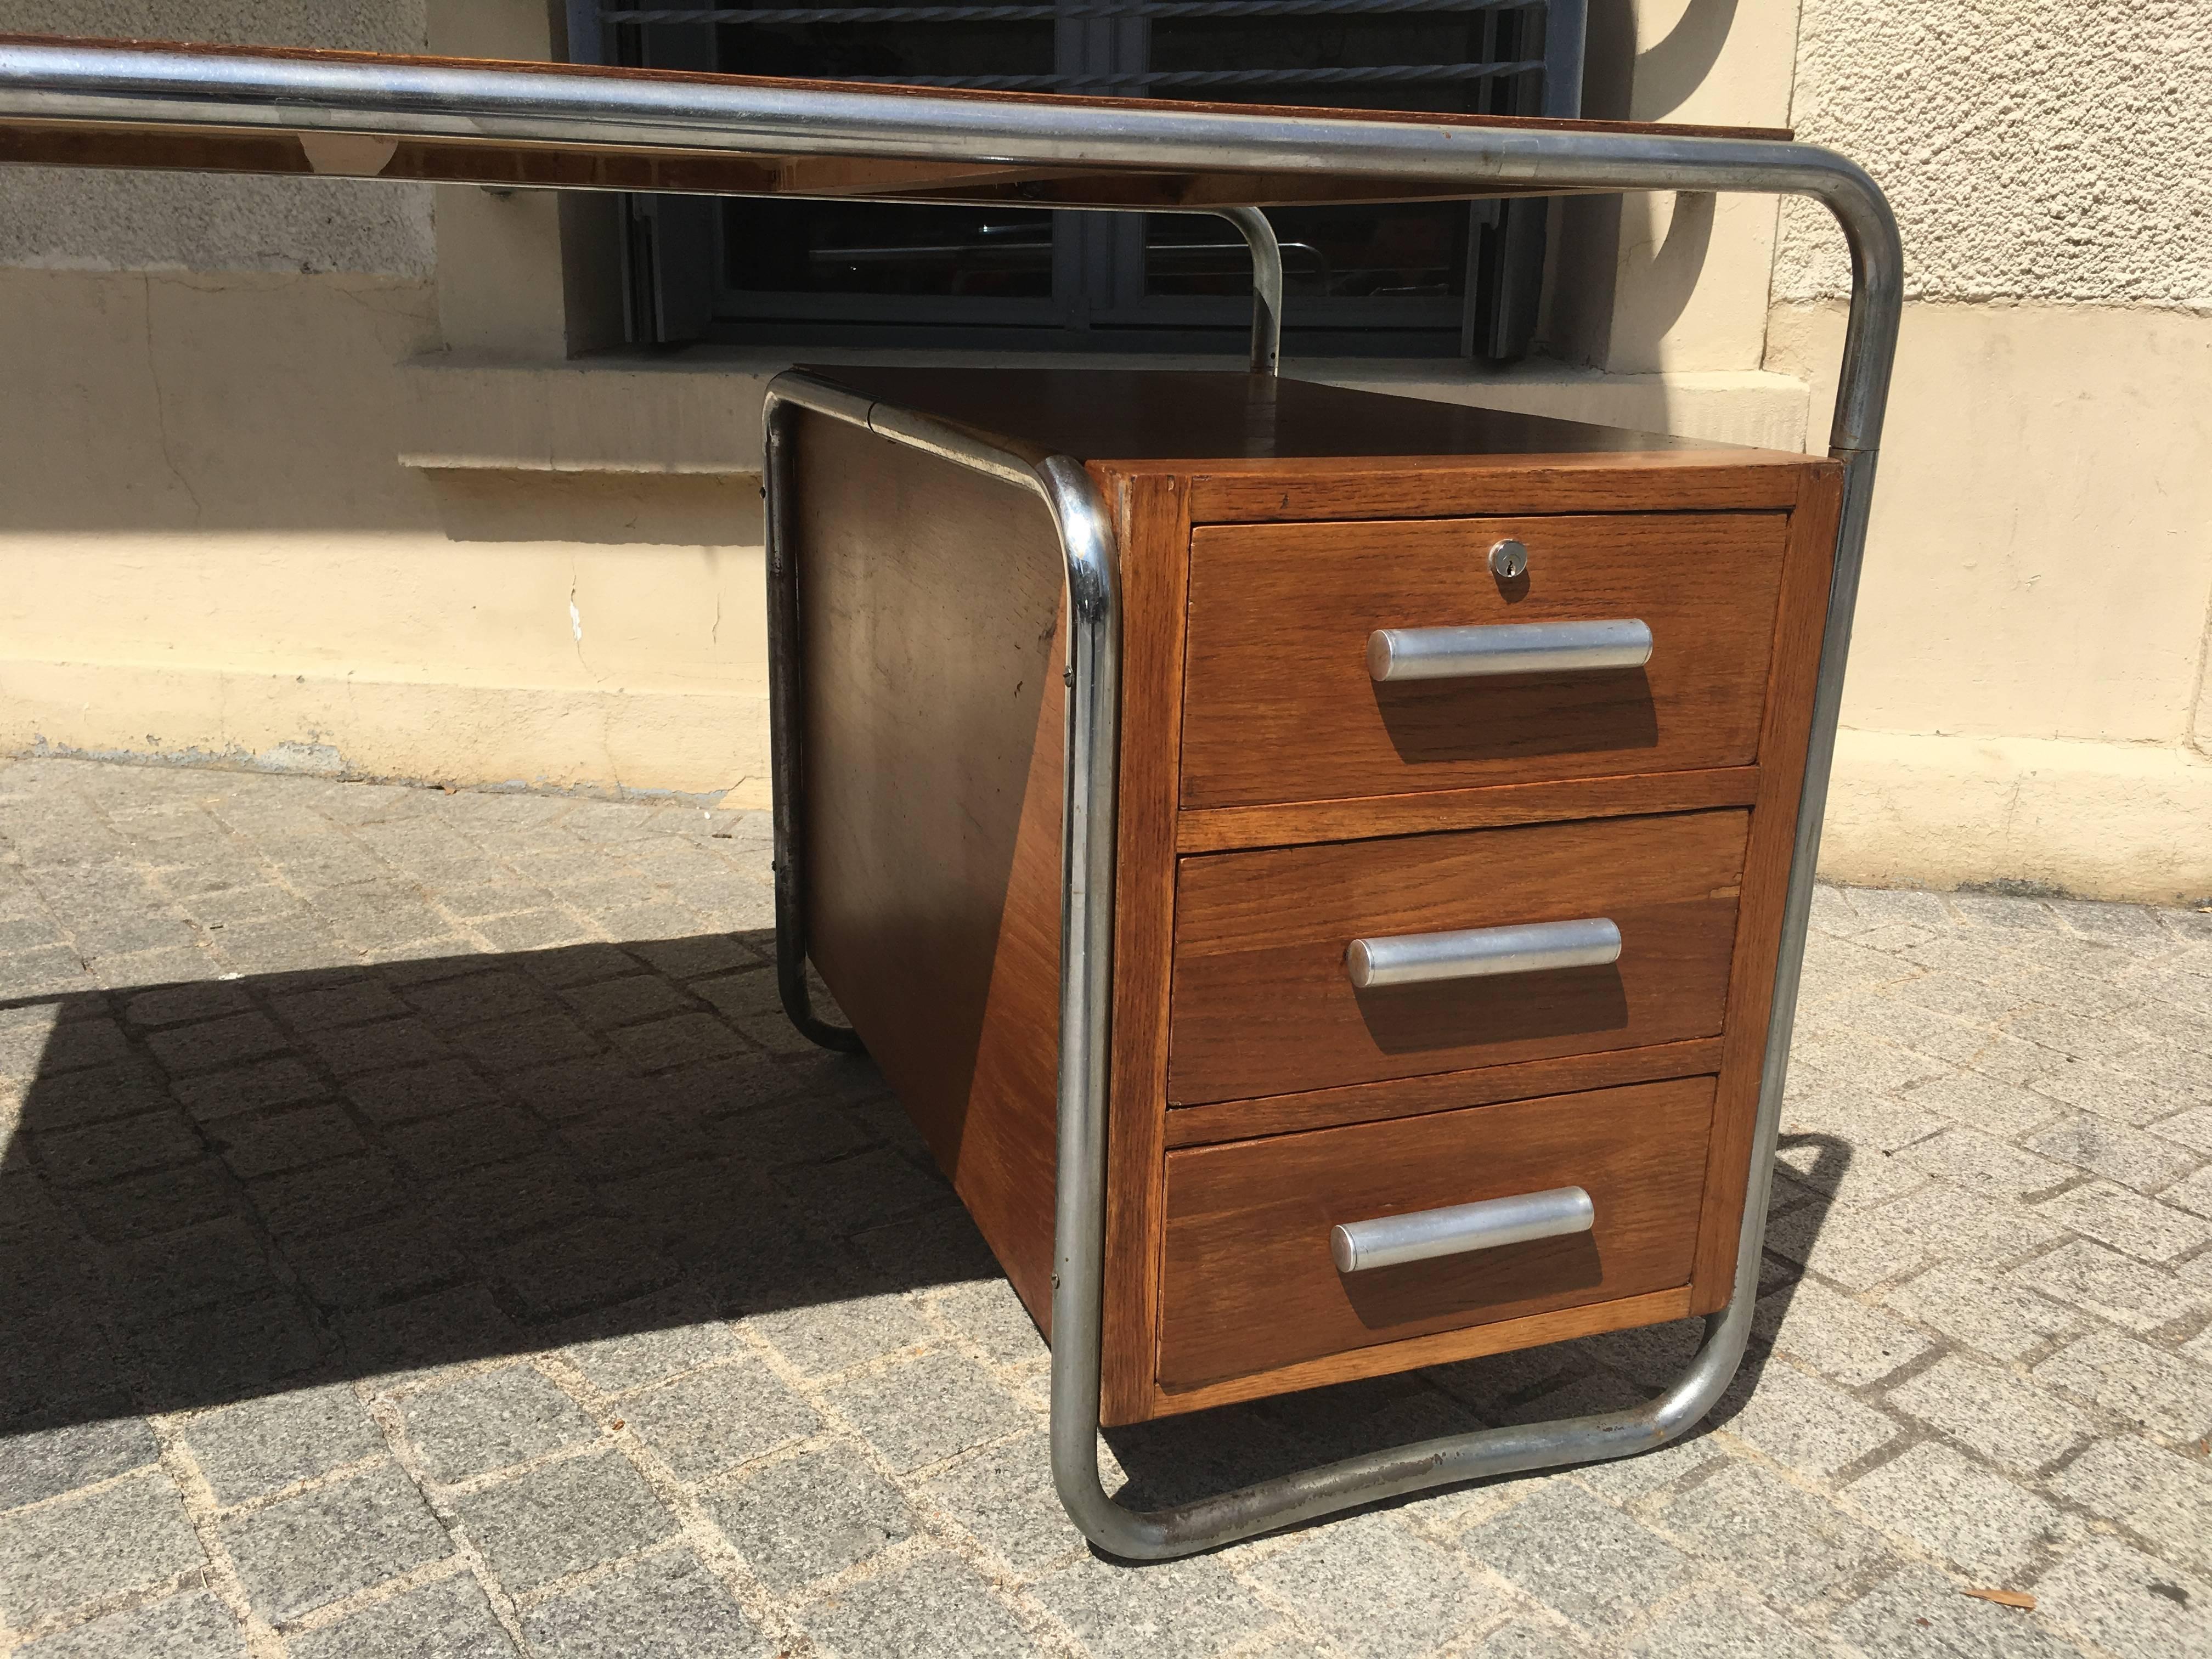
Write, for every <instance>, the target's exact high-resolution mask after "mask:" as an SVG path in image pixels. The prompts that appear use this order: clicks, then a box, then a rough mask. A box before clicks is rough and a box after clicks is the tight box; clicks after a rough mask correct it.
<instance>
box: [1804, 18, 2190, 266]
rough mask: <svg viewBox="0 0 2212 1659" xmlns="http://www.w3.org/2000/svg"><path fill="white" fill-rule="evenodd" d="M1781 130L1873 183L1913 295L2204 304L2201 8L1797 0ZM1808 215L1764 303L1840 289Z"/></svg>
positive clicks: (1817, 221) (1832, 250) (1817, 214)
mask: <svg viewBox="0 0 2212 1659" xmlns="http://www.w3.org/2000/svg"><path fill="white" fill-rule="evenodd" d="M1801 29H1802V33H1801V38H1800V45H1799V51H1798V59H1797V88H1796V100H1795V106H1794V110H1793V119H1794V121H1795V123H1796V128H1797V131H1798V135H1799V136H1800V137H1803V138H1807V139H1810V140H1812V141H1814V142H1815V143H1825V144H1831V145H1833V146H1834V147H1835V148H1837V149H1840V150H1842V151H1843V152H1844V154H1846V155H1850V156H1851V157H1853V158H1854V159H1856V160H1857V161H1860V162H1861V163H1862V164H1863V165H1864V166H1865V167H1867V169H1868V170H1869V172H1870V173H1873V174H1874V176H1875V178H1876V179H1880V180H1881V185H1882V187H1883V188H1884V189H1885V190H1886V191H1888V193H1889V197H1890V200H1891V202H1892V203H1893V204H1894V205H1895V207H1896V210H1897V216H1898V221H1899V227H1900V228H1902V230H1903V232H1904V235H1905V264H1906V271H1907V275H1908V278H1909V281H1910V284H1911V286H1910V289H1909V290H1908V291H1909V292H1910V293H1911V295H1913V297H1915V298H1920V299H1929V300H1953V301H1959V300H1964V301H1978V300H2025V301H2060V302H2071V303H2087V304H2096V305H2144V306H2159V307H2182V308H2190V309H2202V308H2206V307H2212V120H2208V119H2207V116H2208V113H2212V9H2208V8H2207V6H2206V4H2205V0H1805V3H1804V7H1803V12H1802V25H1801ZM1849 289H1850V276H1849V272H1848V269H1847V267H1846V264H1845V263H1844V248H1843V240H1842V238H1841V237H1840V236H1839V235H1838V234H1837V233H1836V230H1835V228H1834V226H1833V225H1832V222H1829V221H1828V219H1827V217H1826V214H1825V213H1824V212H1822V211H1821V210H1819V209H1817V208H1808V207H1805V206H1802V205H1796V204H1793V205H1792V206H1791V207H1790V209H1789V210H1787V211H1786V212H1785V214H1784V233H1783V237H1782V244H1781V248H1780V252H1779V256H1778V259H1777V262H1776V269H1775V297H1776V298H1777V299H1778V300H1783V301H1807V300H1816V299H1827V298H1833V297H1837V296H1839V295H1843V294H1845V293H1847V292H1848V291H1849Z"/></svg>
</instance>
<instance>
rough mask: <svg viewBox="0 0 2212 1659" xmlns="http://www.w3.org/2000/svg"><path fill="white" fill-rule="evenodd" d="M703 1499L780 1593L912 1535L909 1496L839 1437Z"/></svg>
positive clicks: (731, 1538) (766, 1466)
mask: <svg viewBox="0 0 2212 1659" xmlns="http://www.w3.org/2000/svg"><path fill="white" fill-rule="evenodd" d="M702 1501H703V1502H704V1503H705V1504H706V1507H707V1513H708V1516H711V1517H712V1518H713V1520H714V1524H715V1525H716V1526H718V1527H720V1528H721V1529H722V1533H723V1535H724V1536H725V1537H726V1538H727V1539H728V1540H729V1541H730V1542H731V1543H732V1544H734V1545H735V1546H736V1547H737V1549H738V1553H739V1554H740V1555H742V1556H744V1558H745V1564H746V1565H748V1566H750V1568H751V1569H752V1570H753V1571H754V1572H756V1573H757V1574H758V1575H759V1576H760V1577H761V1580H762V1582H763V1583H766V1584H767V1585H768V1587H769V1589H772V1590H774V1591H775V1592H776V1593H777V1594H778V1595H789V1594H791V1593H792V1592H793V1591H794V1590H797V1589H799V1588H801V1587H802V1586H804V1585H805V1584H809V1583H812V1582H813V1581H814V1580H815V1579H817V1578H821V1577H826V1576H828V1575H829V1574H830V1573H833V1572H842V1571H844V1570H845V1569H846V1568H848V1567H849V1566H852V1565H855V1564H856V1563H859V1562H861V1561H866V1560H867V1559H870V1558H871V1557H872V1556H874V1555H876V1554H878V1553H880V1552H881V1551H883V1550H884V1549H885V1548H886V1547H889V1546H890V1545H892V1544H896V1543H897V1542H898V1541H900V1540H901V1539H903V1538H909V1537H911V1536H913V1534H914V1515H913V1512H912V1510H910V1509H909V1508H908V1504H907V1501H906V1499H905V1498H903V1497H902V1496H901V1495H900V1493H899V1492H898V1490H897V1489H896V1487H894V1486H891V1485H890V1483H889V1482H888V1481H886V1480H884V1478H883V1477H882V1476H881V1475H879V1474H877V1473H876V1471H875V1470H874V1469H873V1468H872V1467H871V1466H870V1465H869V1464H868V1462H866V1459H865V1458H863V1457H862V1456H861V1455H860V1452H859V1451H858V1450H857V1449H855V1448H854V1447H853V1446H852V1445H850V1444H848V1443H845V1442H843V1441H839V1442H836V1443H833V1444H831V1445H829V1446H826V1447H823V1449H820V1450H815V1451H801V1452H799V1453H798V1454H797V1455H793V1456H791V1457H785V1458H778V1459H777V1460H775V1462H770V1463H767V1464H764V1465H763V1466H762V1467H761V1468H758V1469H757V1470H755V1471H752V1472H751V1473H750V1474H747V1475H746V1476H745V1477H744V1479H742V1480H739V1481H738V1483H737V1484H736V1485H734V1486H724V1487H721V1488H720V1489H718V1490H716V1491H715V1492H712V1493H711V1494H709V1495H708V1497H707V1498H704V1499H703V1500H702Z"/></svg>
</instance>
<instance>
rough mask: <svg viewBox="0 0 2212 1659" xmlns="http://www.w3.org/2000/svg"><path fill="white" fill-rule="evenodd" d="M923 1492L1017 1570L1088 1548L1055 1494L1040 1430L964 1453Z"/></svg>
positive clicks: (1034, 1567) (1027, 1569)
mask: <svg viewBox="0 0 2212 1659" xmlns="http://www.w3.org/2000/svg"><path fill="white" fill-rule="evenodd" d="M1109 1490H1111V1488H1110V1487H1109ZM922 1491H923V1492H926V1493H927V1495H928V1496H929V1498H931V1499H932V1500H933V1502H934V1503H935V1504H937V1505H938V1507H939V1508H940V1509H941V1510H944V1511H945V1514H946V1515H947V1516H951V1519H952V1520H953V1521H954V1522H957V1524H959V1525H960V1526H962V1527H964V1528H966V1529H967V1530H968V1531H969V1532H970V1533H972V1534H975V1537H976V1538H977V1539H978V1540H979V1541H981V1543H982V1544H983V1546H984V1547H985V1548H987V1549H988V1550H990V1551H992V1552H993V1553H995V1554H996V1555H998V1556H999V1557H1000V1559H1002V1560H1004V1561H1006V1563H1007V1564H1008V1565H1010V1566H1012V1568H1013V1569H1014V1571H1017V1572H1020V1573H1031V1572H1035V1571H1038V1570H1039V1569H1041V1568H1042V1567H1044V1566H1047V1565H1049V1564H1050V1563H1052V1562H1054V1561H1056V1560H1059V1559H1060V1558H1062V1557H1063V1556H1066V1555H1067V1554H1068V1553H1070V1552H1071V1551H1073V1550H1076V1549H1079V1548H1084V1547H1087V1546H1085V1544H1084V1541H1083V1537H1082V1534H1079V1533H1078V1532H1076V1531H1075V1530H1074V1528H1073V1527H1072V1526H1071V1525H1070V1524H1069V1522H1068V1519H1067V1511H1066V1510H1064V1509H1062V1508H1061V1507H1060V1499H1059V1498H1057V1497H1056V1496H1054V1492H1053V1486H1052V1460H1051V1454H1050V1449H1049V1447H1048V1443H1047V1441H1046V1438H1045V1437H1044V1435H1042V1433H1037V1434H1030V1435H1024V1436H1022V1437H1020V1438H1018V1439H1015V1440H1010V1441H1006V1442H1002V1443H1000V1444H998V1445H995V1446H987V1447H985V1448H983V1449H981V1450H980V1451H978V1452H976V1453H975V1455H973V1456H970V1457H963V1458H962V1459H961V1460H960V1461H959V1462H957V1463H955V1464H953V1465H952V1466H951V1468H948V1469H945V1471H943V1472H942V1473H940V1474H937V1475H935V1476H933V1477H932V1478H931V1480H929V1482H928V1484H927V1486H924V1487H923V1488H922Z"/></svg>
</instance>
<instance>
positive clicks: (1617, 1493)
mask: <svg viewBox="0 0 2212 1659" xmlns="http://www.w3.org/2000/svg"><path fill="white" fill-rule="evenodd" d="M1774 1369H1782V1368H1774ZM1708 1420H1709V1421H1710V1420H1711V1419H1708ZM1722 1426H1729V1425H1725V1424H1724V1425H1722ZM1727 1456H1728V1452H1727V1450H1726V1449H1725V1448H1724V1447H1723V1445H1722V1444H1721V1443H1720V1442H1718V1441H1717V1440H1715V1439H1714V1438H1713V1437H1711V1435H1710V1434H1705V1433H1702V1432H1700V1431H1698V1430H1694V1429H1693V1430H1692V1431H1691V1432H1690V1437H1688V1438H1686V1439H1682V1440H1677V1441H1674V1442H1672V1443H1669V1444H1668V1445H1664V1446H1662V1447H1660V1448H1659V1449H1657V1450H1656V1451H1648V1452H1639V1453H1638V1454H1637V1455H1635V1456H1633V1457H1615V1458H1610V1459H1608V1460H1607V1461H1606V1462H1602V1463H1586V1464H1584V1465H1583V1466H1582V1467H1581V1468H1577V1470H1576V1471H1575V1472H1574V1478H1575V1480H1577V1481H1579V1482H1580V1483H1581V1484H1582V1485H1583V1486H1588V1487H1589V1488H1590V1490H1592V1491H1593V1492H1597V1493H1598V1494H1599V1495H1600V1496H1601V1497H1605V1498H1611V1499H1612V1500H1613V1502H1614V1503H1616V1504H1629V1503H1632V1502H1634V1501H1635V1500H1636V1499H1637V1498H1646V1497H1649V1496H1650V1494H1651V1493H1653V1492H1657V1491H1659V1490H1660V1489H1661V1488H1662V1487H1665V1486H1672V1485H1674V1482H1676V1481H1677V1480H1686V1479H1688V1478H1689V1477H1690V1476H1691V1475H1693V1474H1697V1473H1698V1472H1699V1471H1700V1470H1702V1469H1707V1468H1712V1467H1713V1466H1714V1465H1715V1464H1717V1463H1719V1462H1723V1461H1724V1460H1725V1459H1726V1458H1727ZM1491 1490H1494V1489H1491Z"/></svg>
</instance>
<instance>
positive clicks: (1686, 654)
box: [1182, 513, 1789, 807]
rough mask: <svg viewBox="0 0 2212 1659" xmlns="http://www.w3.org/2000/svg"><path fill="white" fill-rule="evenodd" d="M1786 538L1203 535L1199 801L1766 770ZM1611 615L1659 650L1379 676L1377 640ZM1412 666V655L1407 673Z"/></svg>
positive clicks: (1751, 517)
mask: <svg viewBox="0 0 2212 1659" xmlns="http://www.w3.org/2000/svg"><path fill="white" fill-rule="evenodd" d="M1788 531H1789V522H1788V520H1787V519H1786V517H1785V516H1784V514H1782V513H1609V514H1589V515H1582V516H1576V517H1558V518H1511V519H1451V520H1438V521H1435V522H1428V523H1423V522H1418V521H1417V522H1411V523H1405V522H1400V523H1361V524H1319V525H1316V524H1300V525H1219V526H1206V527H1205V528H1202V529H1200V530H1199V531H1198V532H1195V534H1194V536H1193V537H1192V539H1191V555H1190V622H1189V638H1188V645H1187V647H1186V652H1187V660H1188V666H1187V668H1186V671H1185V674H1184V680H1183V732H1182V804H1183V805H1186V806H1191V807H1201V806H1231V805H1250V804H1255V803H1261V802H1275V801H1298V800H1310V799H1328V798H1334V797H1340V796H1360V795H1391V794H1398V793H1404V792H1406V791H1408V790H1430V789H1443V788H1454V787H1468V786H1473V785H1478V784H1502V783H1516V782H1526V781H1539V780H1548V779H1559V778H1586V777H1601V776H1605V775H1609V774H1613V773H1623V772H1632V773H1651V772H1668V771H1680V770H1686V769H1693V768H1705V767H1723V766H1742V765H1745V764H1747V763H1749V762H1750V761H1751V760H1752V759H1753V756H1754V754H1755V753H1756V751H1757V749H1758V744H1759V716H1760V712H1761V707H1762V705H1763V703H1764V702H1765V692H1766V674H1767V666H1768V663H1769V660H1770V659H1771V656H1772V653H1773V641H1774V618H1775V605H1776V601H1777V599H1778V596H1779V593H1780V591H1781V584H1782V552H1783V546H1784V541H1785V539H1786V538H1787V535H1788ZM1500 543H1517V544H1519V547H1520V549H1521V550H1522V551H1521V552H1520V553H1519V554H1517V555H1516V556H1515V558H1516V559H1519V560H1525V566H1524V568H1522V570H1521V574H1518V575H1517V576H1511V577H1508V576H1504V575H1501V574H1498V572H1496V571H1493V570H1492V568H1491V564H1492V561H1491V557H1490V553H1491V550H1492V548H1493V547H1495V546H1497V545H1498V544H1500ZM1500 562H1501V565H1502V567H1503V568H1509V569H1510V568H1512V562H1511V561H1506V560H1501V561H1500ZM1609 622H1610V623H1641V624H1643V626H1644V629H1647V630H1648V632H1649V635H1650V659H1649V660H1648V661H1647V662H1644V663H1643V664H1640V665H1638V664H1631V663H1620V662H1616V663H1614V664H1613V665H1596V666H1590V667H1583V668H1579V669H1575V670H1571V671H1553V672H1543V671H1533V672H1501V671H1498V670H1499V669H1500V668H1503V667H1506V666H1510V661H1508V660H1506V659H1502V658H1500V659H1491V660H1482V659H1477V658H1467V659H1462V666H1477V665H1479V666H1480V667H1482V668H1484V669H1485V670H1486V671H1484V672H1480V673H1436V672H1434V669H1435V668H1436V666H1437V665H1435V664H1433V663H1431V664H1429V665H1426V666H1427V668H1428V669H1429V670H1430V671H1429V672H1426V673H1425V674H1424V675H1423V676H1422V677H1421V678H1402V677H1401V678H1389V679H1385V680H1380V681H1378V680H1377V679H1376V678H1375V672H1376V665H1373V664H1371V663H1370V650H1369V643H1370V639H1371V638H1372V636H1373V635H1375V634H1376V632H1377V631H1380V630H1400V631H1409V632H1418V633H1428V632H1430V631H1431V630H1437V629H1485V630H1499V629H1523V630H1525V629H1528V628H1530V627H1532V626H1536V625H1542V624H1553V625H1556V624H1560V623H1573V624H1589V623H1609ZM1431 637H1433V635H1431ZM1527 637H1528V635H1526V634H1525V632H1524V633H1522V635H1518V636H1516V635H1510V634H1502V633H1498V632H1495V631H1492V632H1487V633H1486V635H1485V636H1484V637H1481V638H1480V639H1477V640H1474V641H1470V642H1469V643H1471V644H1472V645H1473V646H1474V647H1476V648H1477V649H1480V647H1492V649H1493V650H1495V649H1496V648H1498V647H1511V646H1513V645H1515V644H1516V643H1518V642H1519V641H1522V640H1525V639H1526V638H1527ZM1417 642H1418V641H1417ZM1629 654H1633V653H1629ZM1408 666H1409V665H1407V664H1405V663H1403V662H1400V663H1398V664H1396V665H1395V667H1396V668H1397V670H1398V672H1399V674H1400V675H1401V676H1403V675H1404V673H1405V671H1406V670H1407V667H1408ZM1447 666H1449V665H1447Z"/></svg>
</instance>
